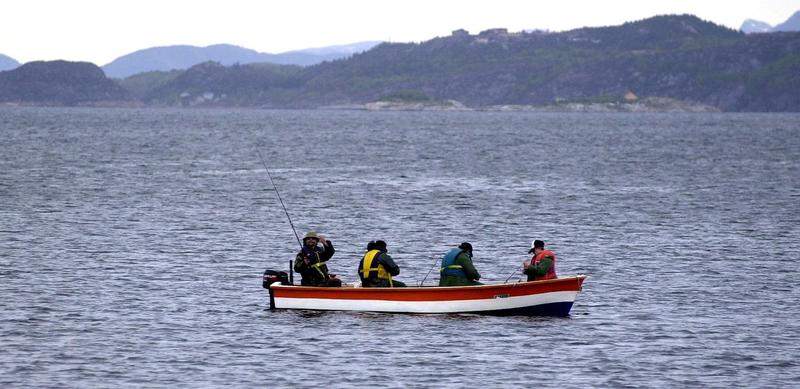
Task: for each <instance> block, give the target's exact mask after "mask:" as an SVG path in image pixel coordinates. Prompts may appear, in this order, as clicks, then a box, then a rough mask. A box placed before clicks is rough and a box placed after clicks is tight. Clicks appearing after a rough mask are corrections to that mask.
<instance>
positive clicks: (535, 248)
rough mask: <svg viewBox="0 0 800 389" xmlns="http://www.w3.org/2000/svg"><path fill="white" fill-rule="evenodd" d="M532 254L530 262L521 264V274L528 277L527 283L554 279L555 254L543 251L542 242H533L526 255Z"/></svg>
mask: <svg viewBox="0 0 800 389" xmlns="http://www.w3.org/2000/svg"><path fill="white" fill-rule="evenodd" d="M530 253H533V257H531V259H530V260H528V261H525V262H523V263H522V267H523V268H524V270H523V273H525V274H527V275H528V281H539V280H549V279H553V278H556V277H557V276H556V253H554V252H552V251H550V250H545V248H544V242H543V241H541V240H534V241H533V242H532V243H531V249H530V250H528V254H530Z"/></svg>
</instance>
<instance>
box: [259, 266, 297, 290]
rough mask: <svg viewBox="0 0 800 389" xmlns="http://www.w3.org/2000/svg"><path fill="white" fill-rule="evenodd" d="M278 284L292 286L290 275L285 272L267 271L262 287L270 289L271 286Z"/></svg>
mask: <svg viewBox="0 0 800 389" xmlns="http://www.w3.org/2000/svg"><path fill="white" fill-rule="evenodd" d="M276 282H280V283H281V284H283V285H291V284H290V283H289V275H288V274H286V272H285V271H276V270H269V269H267V270H265V271H264V282H262V284H261V286H263V287H264V288H265V289H269V286H270V285H272V284H273V283H276Z"/></svg>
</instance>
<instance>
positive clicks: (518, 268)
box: [503, 266, 522, 284]
mask: <svg viewBox="0 0 800 389" xmlns="http://www.w3.org/2000/svg"><path fill="white" fill-rule="evenodd" d="M520 269H522V266H520V267H517V268H514V272H513V273H511V274H510V275H509V276H508V278H506V280H505V281H503V283H504V284H507V283H508V280H510V279H511V277H513V276H514V274H517V271H519V270H520Z"/></svg>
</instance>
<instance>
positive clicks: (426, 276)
mask: <svg viewBox="0 0 800 389" xmlns="http://www.w3.org/2000/svg"><path fill="white" fill-rule="evenodd" d="M437 263H439V258H436V261H435V262H433V266H431V270H428V274H426V275H425V278H423V279H422V281H420V282H419V286H422V284H423V283H424V282H425V280H426V279H427V278H428V276H429V275H431V272H432V271H433V268H434V267H436V264H437Z"/></svg>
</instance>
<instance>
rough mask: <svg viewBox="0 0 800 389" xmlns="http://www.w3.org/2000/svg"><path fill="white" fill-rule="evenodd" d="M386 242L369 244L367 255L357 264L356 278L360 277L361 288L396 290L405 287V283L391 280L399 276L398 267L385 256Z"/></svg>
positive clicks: (389, 257) (388, 256) (390, 258)
mask: <svg viewBox="0 0 800 389" xmlns="http://www.w3.org/2000/svg"><path fill="white" fill-rule="evenodd" d="M387 251H388V250H387V248H386V242H384V241H382V240H377V241H375V242H369V244H368V245H367V253H366V254H364V258H361V262H359V264H358V276H359V277H361V286H362V287H365V288H398V287H404V286H406V284H405V283H403V282H400V281H396V280H393V279H392V277H393V276H396V275H398V274H400V267H398V266H397V264H396V263H394V260H393V259H392V257H391V256H390V255H389V254H387V253H386V252H387Z"/></svg>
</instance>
